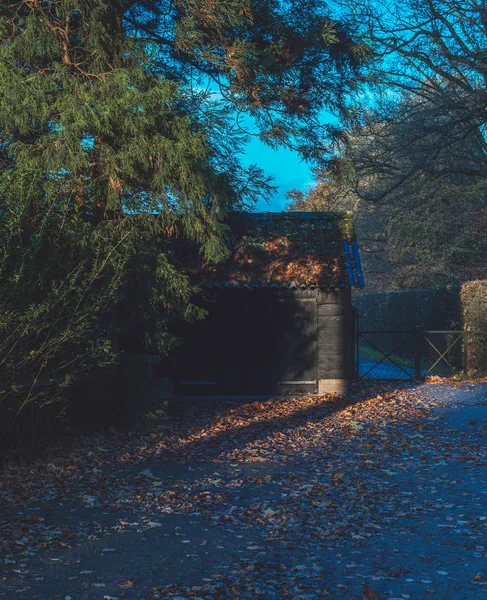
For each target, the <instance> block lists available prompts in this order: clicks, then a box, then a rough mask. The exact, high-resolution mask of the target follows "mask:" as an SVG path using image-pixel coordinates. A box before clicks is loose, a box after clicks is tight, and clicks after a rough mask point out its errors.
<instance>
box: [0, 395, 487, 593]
mask: <svg viewBox="0 0 487 600" xmlns="http://www.w3.org/2000/svg"><path fill="white" fill-rule="evenodd" d="M445 402H446V401H444V400H443V398H442V396H441V394H437V395H436V396H435V395H432V394H428V395H425V394H422V392H421V388H416V387H414V386H412V385H408V384H401V385H386V384H383V383H378V384H375V385H373V384H368V385H367V386H355V387H354V388H352V394H351V396H350V397H349V398H348V399H347V400H341V399H335V398H333V397H317V396H309V397H301V398H298V399H282V398H280V399H270V400H265V401H263V400H259V401H254V402H250V403H237V402H231V401H227V400H224V399H223V400H221V401H215V402H213V403H210V404H208V405H205V406H202V405H201V404H199V405H190V406H188V407H187V409H186V411H185V413H184V414H183V416H178V417H173V418H171V419H165V420H164V421H162V422H161V424H160V425H158V426H155V427H153V428H152V429H151V430H149V431H147V430H145V431H132V432H120V431H114V430H112V431H110V432H106V433H100V434H96V435H91V436H85V437H84V438H81V439H76V440H71V441H63V442H60V443H58V444H57V445H56V446H54V447H53V448H52V449H51V450H50V451H48V452H45V453H44V454H43V455H41V456H39V457H38V458H36V459H35V460H31V461H29V462H24V463H19V462H18V461H15V460H11V461H10V462H7V463H6V464H5V465H4V467H3V471H2V474H1V482H0V499H1V502H2V505H3V506H5V507H6V511H7V512H8V515H9V518H8V519H3V520H2V523H1V525H0V539H1V546H0V548H1V556H2V560H3V562H4V565H5V567H6V569H7V570H8V569H9V568H11V570H12V572H13V571H14V569H15V571H20V573H23V572H25V573H26V574H25V575H24V576H23V578H24V579H26V578H27V579H28V574H27V570H28V564H29V560H30V558H31V557H34V556H38V555H42V554H46V555H47V554H48V553H50V552H51V553H52V552H53V551H54V552H55V551H56V550H57V549H65V551H66V552H69V549H70V548H71V547H73V546H74V547H76V545H79V544H82V543H83V541H84V540H86V539H92V538H96V537H100V536H101V535H103V533H104V531H105V529H106V528H104V527H103V526H101V525H100V523H96V522H78V523H75V524H72V523H70V524H66V525H64V526H62V527H59V526H57V527H55V526H53V525H51V524H50V523H49V520H48V519H46V517H45V516H44V514H43V510H41V508H43V507H46V506H52V507H53V508H55V507H59V506H62V505H63V504H66V505H67V504H70V503H71V504H73V503H74V505H76V504H78V505H84V506H88V507H92V508H95V509H99V510H106V511H108V512H110V511H120V510H125V509H126V510H130V511H135V512H136V514H137V521H135V520H134V521H124V520H119V521H118V523H117V524H116V525H113V526H112V527H111V528H110V530H111V531H112V532H113V531H123V530H126V529H130V528H145V529H147V530H155V531H156V532H157V531H161V532H162V531H164V523H163V522H159V521H157V520H155V519H154V513H156V514H161V516H162V515H181V514H183V515H192V516H196V517H198V518H201V519H204V520H206V521H207V522H209V523H211V525H212V526H215V527H222V528H225V529H229V528H232V530H235V531H240V532H245V531H247V532H249V531H250V532H252V531H254V532H256V533H258V534H259V537H258V538H255V539H254V540H253V543H249V542H248V543H247V544H246V545H245V546H244V547H245V549H246V552H247V556H243V557H242V558H241V560H240V561H239V562H238V563H234V564H232V565H231V568H229V569H227V570H226V571H225V572H224V573H223V574H222V573H217V574H211V575H210V576H209V577H205V578H203V579H204V580H203V581H202V582H201V585H181V584H170V585H166V586H161V587H158V588H154V589H153V590H152V592H150V593H147V595H146V596H137V597H147V598H154V599H155V598H176V597H184V598H208V599H210V598H259V597H262V598H266V599H267V598H268V599H269V600H272V599H273V598H276V599H277V598H324V597H328V596H329V597H331V598H350V599H352V598H377V599H379V598H391V593H392V592H391V593H389V592H387V591H383V590H387V589H388V588H387V585H386V586H385V587H384V585H382V583H383V582H386V583H387V584H388V585H389V582H391V581H393V582H395V583H396V582H397V581H400V582H401V585H402V586H403V587H402V590H403V592H404V593H403V594H402V597H403V598H404V597H406V596H407V595H408V593H407V591H408V587H407V586H411V585H413V584H414V585H420V586H422V588H421V589H422V590H423V593H424V594H429V593H435V590H434V589H430V588H432V587H433V586H435V585H436V586H438V585H441V582H439V580H447V579H448V578H449V575H448V574H449V569H445V568H444V567H445V566H447V565H444V564H439V563H438V564H434V563H431V564H429V566H428V569H425V567H424V565H419V564H418V573H409V572H402V571H401V570H396V571H387V569H383V570H381V569H380V568H375V569H374V571H373V574H371V573H370V572H369V573H368V574H367V573H366V571H367V570H366V569H365V570H364V572H363V573H361V572H360V571H361V564H360V557H361V555H362V550H361V549H362V548H363V546H364V545H365V544H369V543H370V540H372V541H373V542H374V543H376V544H378V545H380V544H381V543H382V541H383V540H384V539H386V538H387V536H388V532H389V530H390V529H391V528H394V527H398V526H400V523H401V522H402V520H404V519H409V520H411V521H412V522H415V523H418V524H421V525H422V526H424V527H429V528H432V527H435V529H436V530H437V531H440V532H446V533H445V534H442V535H448V536H456V539H461V540H465V541H466V542H468V546H469V548H470V549H469V550H468V551H467V550H465V552H466V553H467V554H466V555H468V557H473V558H474V559H483V560H485V558H487V552H486V548H485V537H486V534H487V523H486V519H485V505H486V503H485V502H484V504H483V505H482V504H481V503H480V506H478V505H479V502H476V503H472V502H470V500H472V499H475V498H474V496H475V494H474V493H473V492H472V493H471V494H470V496H469V495H467V496H460V493H461V492H460V490H459V488H458V483H459V482H458V481H457V480H456V479H455V477H454V476H452V475H450V474H449V471H448V465H449V464H451V463H454V462H458V463H462V465H463V466H464V467H466V468H467V469H473V468H478V467H482V466H483V467H485V466H487V459H486V451H485V445H483V444H481V443H479V440H478V437H477V435H475V434H476V433H478V430H477V431H476V430H471V429H467V430H458V431H455V432H454V434H453V433H452V432H450V433H449V435H444V433H445V432H444V430H443V429H441V428H438V427H437V423H436V421H437V417H436V415H435V410H436V409H438V408H441V407H442V406H444V405H445ZM479 427H481V428H482V427H483V431H484V434H485V424H484V425H482V424H479ZM445 458H448V461H445ZM157 464H165V465H167V464H175V465H177V464H181V465H188V464H190V465H191V468H190V470H191V471H194V476H193V477H191V478H188V477H175V478H172V479H169V478H166V477H164V476H162V475H159V474H158V471H157V469H156V467H155V466H154V465H156V466H157ZM208 464H213V465H214V471H213V472H212V473H211V474H207V473H204V472H203V471H200V470H198V465H208ZM138 465H140V467H138ZM148 465H149V466H148ZM229 465H230V467H229ZM445 467H446V468H445ZM254 468H255V470H257V471H258V473H257V474H253V473H252V469H254ZM266 469H267V472H266ZM412 473H414V479H413V480H411V474H412ZM397 480H399V481H400V482H401V481H403V480H406V481H408V482H411V481H413V485H414V487H413V488H412V489H410V490H409V489H406V490H404V489H401V486H400V484H398V483H397ZM440 485H442V486H443V487H445V486H446V487H447V488H449V489H450V490H451V497H450V498H449V500H450V501H446V500H445V499H443V498H439V497H436V496H435V492H436V489H437V488H438V487H439V486H440ZM418 492H419V493H418ZM463 493H465V492H463ZM417 496H418V497H419V496H421V498H419V499H418V498H417ZM452 499H453V501H452ZM476 499H477V500H478V498H476ZM486 499H487V498H484V500H486ZM460 506H461V507H463V508H462V509H461V510H462V511H463V512H459V510H457V509H458V508H459V507H460ZM482 509H483V510H482ZM475 512H478V513H479V514H474V513H475ZM450 513H451V515H450ZM144 514H147V517H144ZM149 515H150V517H149ZM437 515H441V521H442V522H436V521H437V520H438V518H437ZM467 517H468V518H467ZM443 521H446V522H443ZM404 533H407V532H404ZM175 535H183V534H182V533H181V534H180V533H178V532H176V533H175ZM237 537H243V536H237ZM256 539H258V540H259V541H258V542H257V541H256ZM181 541H182V543H183V544H186V545H191V544H192V542H191V540H190V539H187V538H184V539H182V540H181ZM203 544H206V540H205V541H204V542H203ZM346 546H348V547H353V548H355V549H356V550H355V551H356V552H357V563H358V564H356V563H355V562H350V563H347V564H346V566H345V567H344V568H343V567H342V568H341V570H340V571H341V572H342V573H343V574H342V575H341V576H340V577H339V578H340V579H341V581H340V580H338V576H337V575H336V574H330V573H329V572H327V571H326V570H325V569H324V568H323V561H322V560H321V558H320V552H323V551H324V550H327V551H328V552H329V551H330V550H332V551H334V552H336V553H337V556H338V555H339V554H340V552H341V551H343V548H344V547H346ZM219 547H220V548H222V549H223V547H222V546H219ZM269 548H273V549H274V551H275V552H276V553H277V554H278V555H280V554H282V553H285V552H288V553H293V552H294V553H296V555H299V556H302V557H305V559H306V560H305V561H304V564H300V565H292V561H291V563H290V564H291V565H292V566H291V567H290V564H289V563H285V562H279V560H272V557H271V556H270V555H269ZM400 552H401V551H400V550H399V551H398V553H400ZM102 553H113V554H116V552H115V549H114V548H108V547H106V548H104V549H103V551H102ZM50 558H51V560H59V558H57V557H56V556H54V557H50ZM425 560H426V559H425ZM19 566H20V567H21V568H20V569H19ZM369 571H370V569H369ZM419 571H421V572H419ZM81 573H82V574H84V575H85V577H86V576H88V575H89V574H92V573H94V572H93V571H89V570H85V571H81ZM364 573H365V574H364ZM128 575H130V574H128ZM16 576H17V577H18V576H20V575H19V573H16ZM366 578H367V579H368V580H369V581H370V584H369V583H367V582H366V581H364V579H366ZM6 579H7V580H8V577H7V578H6ZM484 583H485V581H484V577H483V576H482V574H481V573H480V572H479V570H478V569H477V570H474V571H473V572H471V573H470V572H468V573H467V572H466V573H465V581H463V584H464V585H465V586H469V585H470V586H475V587H474V589H482V590H485V588H481V586H482V585H483V584H484ZM92 585H93V586H98V587H100V586H102V584H101V583H100V582H94V583H93V584H92ZM117 585H118V589H119V590H120V591H121V592H123V590H129V589H132V587H136V583H134V579H132V578H130V579H127V578H126V579H125V581H121V582H118V584H117ZM374 587H381V588H382V591H381V592H380V594H379V592H378V591H376V590H375V589H374ZM394 593H395V594H396V595H398V596H401V594H399V593H398V592H397V591H394ZM404 594H405V595H404ZM469 597H472V598H474V597H475V596H474V595H471V596H469Z"/></svg>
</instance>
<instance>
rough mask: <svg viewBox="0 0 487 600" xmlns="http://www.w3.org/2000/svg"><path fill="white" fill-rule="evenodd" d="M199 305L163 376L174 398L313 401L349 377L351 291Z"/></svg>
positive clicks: (234, 296)
mask: <svg viewBox="0 0 487 600" xmlns="http://www.w3.org/2000/svg"><path fill="white" fill-rule="evenodd" d="M201 304H202V305H203V306H205V308H206V309H207V310H208V313H209V315H208V317H207V318H206V319H205V320H203V321H201V322H198V323H196V324H193V325H190V326H188V325H185V326H183V327H182V329H181V331H180V335H181V336H182V337H183V338H184V343H183V344H182V346H181V347H180V348H179V349H178V350H177V351H176V352H175V354H174V356H173V358H172V360H171V363H170V366H169V369H168V371H167V372H168V373H169V374H170V377H171V378H172V379H175V381H176V391H177V393H178V394H182V395H214V394H226V395H267V394H295V393H307V394H315V393H318V391H319V388H320V384H319V382H320V381H324V380H339V381H343V380H348V379H349V378H350V376H351V372H352V362H353V352H352V344H353V340H352V339H351V337H352V324H353V320H352V306H351V293H350V290H349V289H340V290H333V291H321V290H313V289H304V290H301V289H298V290H290V289H267V290H255V291H251V290H242V289H238V290H232V289H230V290H218V291H217V290H212V291H211V292H209V293H207V294H206V295H205V296H204V297H203V298H202V299H201ZM323 385H324V384H322V385H321V387H323ZM327 385H328V384H327ZM330 385H332V384H330ZM325 387H326V385H325ZM332 387H333V386H332Z"/></svg>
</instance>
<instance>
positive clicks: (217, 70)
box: [0, 0, 364, 415]
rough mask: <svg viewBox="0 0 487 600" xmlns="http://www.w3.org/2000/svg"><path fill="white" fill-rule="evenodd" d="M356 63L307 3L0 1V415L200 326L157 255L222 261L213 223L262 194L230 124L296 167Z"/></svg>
mask: <svg viewBox="0 0 487 600" xmlns="http://www.w3.org/2000/svg"><path fill="white" fill-rule="evenodd" d="M363 56H364V49H363V48H361V47H360V46H359V45H357V44H356V43H355V42H354V41H353V40H352V39H351V37H350V36H349V35H348V34H347V33H346V31H345V28H344V26H342V25H340V24H332V23H331V22H329V21H328V20H327V19H326V15H324V14H323V10H322V6H321V3H315V2H309V1H308V2H305V3H302V2H301V3H294V2H291V3H281V2H277V1H268V2H259V3H255V4H251V3H249V2H247V1H246V0H234V1H232V2H217V1H215V2H209V3H208V2H207V1H206V0H205V1H203V0H199V1H196V0H193V1H190V2H185V3H183V2H175V3H174V2H167V3H166V2H164V1H161V2H160V1H156V0H153V1H149V0H141V1H140V2H137V1H133V0H131V1H129V0H126V1H122V0H118V1H117V0H110V1H108V0H57V1H56V0H52V1H49V2H47V1H42V0H23V1H22V2H20V1H13V0H0V386H1V389H0V393H1V394H2V396H1V398H2V406H3V408H4V409H7V408H8V410H9V411H10V413H11V414H12V415H14V414H17V413H21V412H22V409H23V408H25V407H26V406H27V405H32V406H33V405H36V406H38V405H41V406H43V405H45V404H50V403H52V402H53V401H54V400H56V399H59V398H62V397H64V398H66V397H67V396H66V393H65V391H66V387H67V386H68V385H69V384H70V383H71V382H72V380H73V378H75V379H76V378H79V377H80V376H81V375H82V374H85V373H87V372H89V371H90V370H91V371H93V369H94V368H95V367H99V366H106V367H108V366H109V365H111V364H113V363H114V361H116V360H118V358H119V356H120V354H125V355H137V356H145V357H146V359H144V360H150V357H152V359H153V360H154V361H156V360H158V359H159V357H160V356H162V355H165V354H167V352H168V351H169V350H170V349H171V348H172V347H174V345H175V344H176V339H175V337H174V335H173V334H172V333H171V327H172V324H173V323H174V322H175V321H178V320H181V319H186V320H192V319H196V318H198V317H201V316H202V314H203V313H202V311H201V310H200V309H198V308H197V307H196V306H194V305H193V304H192V303H191V298H192V295H193V293H194V291H195V290H194V288H193V287H192V285H191V283H190V281H189V280H188V278H187V277H186V276H185V275H184V273H183V272H182V270H181V268H180V265H179V263H178V261H177V259H176V257H175V256H174V253H173V249H174V245H175V241H176V240H181V239H182V238H183V239H188V240H191V242H192V243H196V245H197V247H198V248H199V251H200V253H201V254H202V255H203V257H204V258H205V259H206V260H208V261H213V262H217V261H220V260H222V259H223V258H225V256H226V254H227V249H226V247H225V244H224V238H225V235H224V234H225V231H226V228H225V226H224V225H223V221H224V218H225V215H226V213H227V212H228V211H229V210H235V209H244V208H249V207H251V206H252V205H253V203H254V202H255V200H256V198H257V197H260V198H262V197H264V198H265V197H266V196H267V195H268V194H269V192H270V191H271V189H272V188H271V186H270V182H269V180H268V179H267V178H266V177H265V176H264V174H263V173H262V172H261V171H260V169H258V168H257V167H255V166H251V167H249V168H244V167H243V166H242V165H241V164H240V162H239V159H238V153H239V151H240V150H241V149H242V148H243V144H244V143H245V141H246V136H245V134H244V133H242V131H241V128H240V124H239V123H238V122H236V120H235V117H236V115H237V114H240V113H242V112H246V113H248V114H249V115H252V116H253V117H254V119H255V120H256V123H257V124H258V126H259V127H260V131H261V133H262V136H263V138H264V139H266V140H268V141H270V142H271V143H273V144H275V143H284V142H289V141H290V138H291V137H293V138H294V140H298V144H299V145H300V146H302V149H303V153H304V154H305V155H306V154H308V155H310V151H309V150H307V149H306V144H307V143H308V142H310V143H311V146H313V140H311V139H310V135H309V134H310V124H311V123H312V120H313V118H314V117H315V116H316V115H317V114H318V112H319V110H320V109H321V108H322V107H323V106H324V105H325V104H328V105H329V106H336V107H339V106H341V104H342V102H341V98H342V97H343V94H344V93H345V92H346V91H348V90H351V89H352V88H353V87H354V86H355V83H354V78H353V77H352V74H353V73H358V71H359V68H360V64H361V62H362V60H363ZM212 82H213V83H212ZM210 84H211V85H210ZM217 90H218V91H219V93H215V92H216V91H217Z"/></svg>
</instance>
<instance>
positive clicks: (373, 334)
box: [355, 329, 466, 380]
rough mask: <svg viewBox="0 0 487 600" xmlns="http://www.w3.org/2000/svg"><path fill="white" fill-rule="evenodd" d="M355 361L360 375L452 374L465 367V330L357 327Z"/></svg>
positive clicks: (411, 377) (414, 377)
mask: <svg viewBox="0 0 487 600" xmlns="http://www.w3.org/2000/svg"><path fill="white" fill-rule="evenodd" d="M355 362H356V373H357V375H358V377H359V378H360V379H364V378H368V379H405V380H418V379H421V378H423V377H426V376H432V375H436V376H439V377H451V376H452V375H455V374H458V373H461V372H465V370H466V336H465V332H464V331H425V330H419V329H405V330H380V331H379V330H376V331H360V330H358V329H357V334H356V357H355Z"/></svg>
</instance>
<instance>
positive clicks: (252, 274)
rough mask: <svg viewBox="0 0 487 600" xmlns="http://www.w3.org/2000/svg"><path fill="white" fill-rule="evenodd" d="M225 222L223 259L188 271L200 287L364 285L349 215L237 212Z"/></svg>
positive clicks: (343, 286) (333, 286) (336, 286)
mask: <svg viewBox="0 0 487 600" xmlns="http://www.w3.org/2000/svg"><path fill="white" fill-rule="evenodd" d="M229 225H230V231H231V237H230V239H229V248H230V252H231V254H230V257H229V259H228V260H226V261H225V262H223V263H221V264H218V265H212V264H205V265H201V266H200V267H199V268H198V269H197V272H196V273H194V274H195V275H196V279H197V281H198V283H199V284H200V285H202V286H203V287H211V288H225V287H227V288H233V287H237V288H269V287H279V288H326V289H329V288H349V287H362V286H363V285H364V282H363V275H362V268H361V265H360V257H359V252H358V246H357V242H356V239H355V233H354V229H353V221H352V215H351V213H342V214H331V213H323V212H264V213H244V212H240V213H232V214H231V215H230V216H229Z"/></svg>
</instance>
